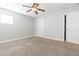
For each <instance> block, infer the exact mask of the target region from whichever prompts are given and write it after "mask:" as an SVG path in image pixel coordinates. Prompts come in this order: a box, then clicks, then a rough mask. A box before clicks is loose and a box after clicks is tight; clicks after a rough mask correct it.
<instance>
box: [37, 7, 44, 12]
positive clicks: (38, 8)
mask: <svg viewBox="0 0 79 59" xmlns="http://www.w3.org/2000/svg"><path fill="white" fill-rule="evenodd" d="M37 9H38V10H40V11H43V12H45V10H44V9H39V8H37Z"/></svg>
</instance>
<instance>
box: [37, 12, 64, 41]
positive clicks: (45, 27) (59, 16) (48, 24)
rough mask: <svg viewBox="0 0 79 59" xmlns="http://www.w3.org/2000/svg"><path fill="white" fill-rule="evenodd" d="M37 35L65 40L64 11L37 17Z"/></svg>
mask: <svg viewBox="0 0 79 59" xmlns="http://www.w3.org/2000/svg"><path fill="white" fill-rule="evenodd" d="M36 21H37V26H36V28H37V32H36V33H37V35H42V36H45V37H49V38H54V39H56V40H62V41H63V32H64V31H63V30H64V27H63V26H64V24H63V22H64V20H63V12H56V13H52V14H48V15H46V16H43V17H40V18H37V19H36Z"/></svg>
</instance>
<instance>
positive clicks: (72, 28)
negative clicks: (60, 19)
mask: <svg viewBox="0 0 79 59" xmlns="http://www.w3.org/2000/svg"><path fill="white" fill-rule="evenodd" d="M67 41H68V42H73V43H78V44H79V7H75V8H72V9H69V12H68V13H67Z"/></svg>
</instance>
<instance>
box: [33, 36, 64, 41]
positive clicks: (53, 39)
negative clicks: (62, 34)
mask: <svg viewBox="0 0 79 59" xmlns="http://www.w3.org/2000/svg"><path fill="white" fill-rule="evenodd" d="M34 36H36V37H42V38H47V39H51V40H58V41H64V40H63V39H57V38H53V37H48V36H44V35H34Z"/></svg>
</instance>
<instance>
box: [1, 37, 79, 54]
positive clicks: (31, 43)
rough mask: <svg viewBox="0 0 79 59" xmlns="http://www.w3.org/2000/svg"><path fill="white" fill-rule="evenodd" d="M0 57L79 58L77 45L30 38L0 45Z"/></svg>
mask: <svg viewBox="0 0 79 59" xmlns="http://www.w3.org/2000/svg"><path fill="white" fill-rule="evenodd" d="M0 56H79V45H76V44H73V43H65V42H61V41H55V40H50V39H45V38H41V37H30V38H26V39H22V40H16V41H11V42H7V43H0Z"/></svg>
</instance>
